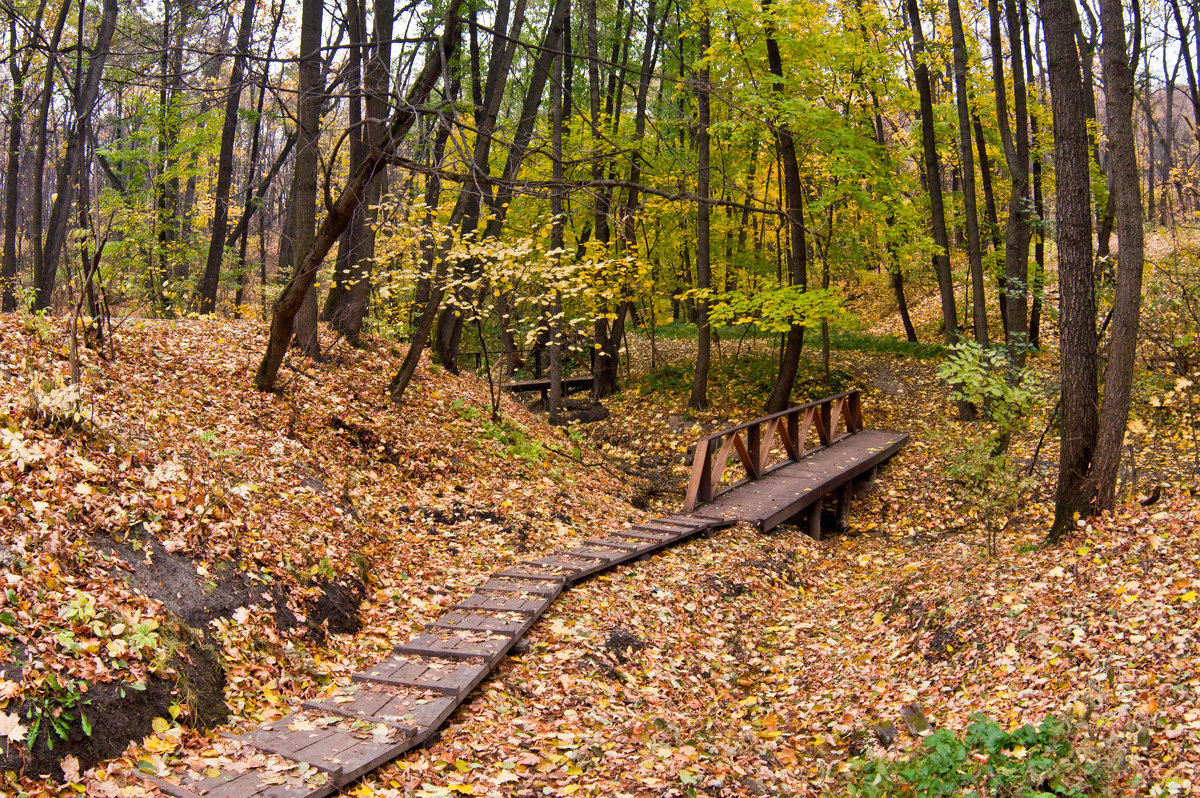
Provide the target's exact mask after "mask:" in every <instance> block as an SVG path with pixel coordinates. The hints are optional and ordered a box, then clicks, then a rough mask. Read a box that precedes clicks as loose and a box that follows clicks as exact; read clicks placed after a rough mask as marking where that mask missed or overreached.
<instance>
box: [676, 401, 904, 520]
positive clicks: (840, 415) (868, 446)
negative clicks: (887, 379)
mask: <svg viewBox="0 0 1200 798" xmlns="http://www.w3.org/2000/svg"><path fill="white" fill-rule="evenodd" d="M839 430H840V431H839ZM814 438H815V440H814ZM907 442H908V434H907V433H903V432H891V431H888V430H869V429H866V428H864V426H863V415H862V400H861V396H860V394H859V392H858V391H857V390H854V391H846V392H845V393H840V394H837V395H836V396H829V397H826V398H824V399H818V400H817V401H815V402H809V403H808V404H804V405H799V406H797V407H792V408H788V409H787V410H783V411H781V412H779V413H774V414H772V415H769V416H765V417H763V418H756V419H755V420H753V421H747V422H746V423H745V424H739V425H737V426H736V427H730V428H729V429H724V430H721V431H720V432H715V433H713V434H712V435H709V436H708V437H706V438H701V439H700V441H699V442H697V444H696V453H695V456H694V458H693V461H692V475H691V479H690V480H688V488H687V498H686V499H685V500H684V510H685V511H687V512H691V511H694V510H696V509H697V508H700V507H703V508H704V512H705V513H707V514H709V515H717V516H723V517H730V518H736V519H737V520H739V521H745V522H748V523H752V524H755V525H757V526H758V527H759V529H762V530H763V531H764V532H765V531H768V530H770V529H773V528H775V527H777V526H779V525H780V524H782V523H784V522H787V521H791V520H794V519H797V518H798V517H799V516H801V515H806V516H807V517H808V529H809V532H810V534H812V535H813V536H814V537H816V538H818V539H819V538H820V536H821V516H822V510H823V509H824V508H825V505H826V503H827V502H829V501H830V500H831V499H832V500H834V501H836V506H835V511H836V512H835V517H836V525H837V526H838V527H842V528H844V527H845V522H846V514H847V511H848V509H849V505H850V498H851V496H852V494H853V490H854V486H855V483H856V482H869V481H871V480H873V479H874V478H875V473H876V470H877V469H878V468H879V465H880V464H881V463H883V462H884V461H885V460H887V459H889V458H890V457H891V456H892V455H894V454H896V452H898V451H900V450H901V449H902V448H904V444H905V443H907ZM734 454H736V455H737V462H736V465H737V466H740V467H741V468H740V471H738V470H736V467H735V470H734V473H733V475H732V477H727V476H726V467H727V466H728V465H729V458H730V457H731V456H732V455H734Z"/></svg>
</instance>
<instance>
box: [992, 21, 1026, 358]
mask: <svg viewBox="0 0 1200 798" xmlns="http://www.w3.org/2000/svg"><path fill="white" fill-rule="evenodd" d="M998 3H999V0H988V13H989V17H990V20H991V45H992V84H993V88H994V89H995V92H996V118H997V120H998V123H999V128H1000V140H1001V142H1002V143H1003V145H1004V157H1005V161H1006V162H1007V164H1008V173H1009V177H1010V179H1011V181H1012V191H1011V194H1010V199H1009V203H1008V223H1007V228H1006V231H1005V236H1004V281H1003V284H1002V286H1001V298H1002V299H1003V302H1002V307H1003V313H1004V336H1005V340H1006V342H1007V343H1008V347H1009V358H1010V360H1011V361H1012V362H1013V364H1014V365H1015V366H1017V367H1019V366H1020V365H1021V364H1023V363H1024V362H1025V354H1026V347H1027V344H1028V320H1027V316H1028V314H1027V312H1026V309H1027V307H1028V301H1027V296H1028V293H1027V291H1028V286H1027V283H1028V280H1029V235H1030V229H1031V227H1030V224H1029V217H1028V205H1029V118H1028V111H1027V98H1026V92H1025V78H1024V75H1025V69H1024V49H1023V48H1022V46H1021V26H1020V22H1019V19H1018V17H1017V13H1016V5H1015V3H1014V0H1005V11H1006V16H1007V23H1008V33H1009V37H1008V38H1009V56H1010V58H1009V62H1010V64H1011V65H1012V74H1013V78H1012V86H1013V110H1014V115H1015V128H1016V129H1015V133H1014V130H1013V127H1012V126H1010V124H1009V119H1008V101H1007V91H1006V84H1005V77H1004V52H1003V37H1002V34H1001V30H1000V10H999V5H998Z"/></svg>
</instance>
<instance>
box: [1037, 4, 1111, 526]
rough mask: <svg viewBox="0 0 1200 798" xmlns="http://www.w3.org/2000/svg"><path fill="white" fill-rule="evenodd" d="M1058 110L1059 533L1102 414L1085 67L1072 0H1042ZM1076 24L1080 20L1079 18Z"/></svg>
mask: <svg viewBox="0 0 1200 798" xmlns="http://www.w3.org/2000/svg"><path fill="white" fill-rule="evenodd" d="M1041 9H1042V20H1043V26H1044V28H1045V44H1046V57H1047V61H1048V65H1047V66H1048V69H1047V71H1048V73H1049V78H1050V99H1051V108H1052V110H1053V114H1054V164H1055V187H1056V188H1055V196H1056V203H1055V209H1056V212H1057V227H1058V285H1059V294H1060V296H1061V300H1060V301H1061V317H1060V323H1059V327H1060V352H1061V355H1060V357H1061V361H1062V376H1061V379H1062V400H1061V407H1062V411H1061V416H1060V418H1061V422H1060V423H1061V428H1062V437H1061V443H1060V447H1059V459H1058V487H1057V490H1056V492H1055V497H1054V525H1053V526H1052V527H1051V530H1050V534H1049V537H1050V540H1051V541H1057V540H1058V539H1059V538H1060V537H1061V536H1062V535H1063V533H1065V532H1066V531H1067V530H1069V529H1071V528H1073V527H1074V526H1075V520H1076V518H1081V517H1084V516H1086V515H1087V514H1088V512H1089V510H1090V509H1091V507H1090V505H1091V501H1090V496H1089V495H1088V491H1087V484H1088V471H1089V469H1090V467H1091V464H1092V453H1093V452H1094V451H1095V446H1096V436H1097V434H1098V425H1099V420H1098V416H1097V404H1098V398H1099V397H1098V389H1097V386H1096V362H1097V353H1096V294H1095V277H1094V275H1093V273H1092V229H1091V228H1092V215H1091V190H1090V189H1091V181H1090V168H1089V165H1090V160H1091V159H1090V154H1089V152H1088V150H1089V147H1088V133H1087V125H1086V122H1085V119H1084V97H1083V95H1084V92H1085V91H1086V88H1085V86H1084V84H1083V71H1082V67H1081V66H1080V62H1079V53H1078V51H1077V50H1076V46H1075V36H1074V27H1075V25H1074V24H1072V23H1073V22H1074V21H1075V14H1076V11H1075V5H1074V0H1041ZM1076 24H1077V23H1076Z"/></svg>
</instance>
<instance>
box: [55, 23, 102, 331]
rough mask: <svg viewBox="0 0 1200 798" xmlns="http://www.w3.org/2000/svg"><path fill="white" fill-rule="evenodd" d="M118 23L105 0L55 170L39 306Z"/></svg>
mask: <svg viewBox="0 0 1200 798" xmlns="http://www.w3.org/2000/svg"><path fill="white" fill-rule="evenodd" d="M116 26H117V0H104V5H103V8H102V11H101V17H100V27H99V30H98V32H97V34H96V42H95V44H94V45H93V46H92V48H91V50H90V53H91V57H90V58H89V60H88V67H87V75H86V77H84V78H83V83H82V85H80V86H79V87H78V92H77V94H76V95H75V98H74V100H75V102H74V106H75V124H74V126H73V129H72V130H71V131H70V132H69V133H68V135H67V150H66V152H65V153H64V155H63V159H62V162H61V164H60V168H59V172H58V194H57V196H56V197H55V198H54V204H53V205H52V206H51V208H50V222H49V232H48V233H47V236H46V245H45V247H44V248H43V251H42V270H41V273H39V274H36V275H34V282H35V288H36V292H37V293H36V295H35V297H34V307H35V308H36V309H38V310H41V309H44V308H48V307H50V297H51V295H52V294H53V293H54V283H55V278H56V276H57V274H58V261H59V258H60V256H61V255H62V249H63V244H64V243H65V242H66V240H67V233H68V232H69V230H70V227H71V212H70V211H71V204H72V203H73V202H74V199H75V188H76V186H75V180H76V178H77V176H78V175H79V174H80V170H81V167H82V166H86V164H85V163H84V153H85V152H86V151H87V147H86V144H87V141H86V138H85V137H83V136H81V135H79V132H80V131H82V130H86V129H87V125H88V123H89V121H90V120H91V116H92V111H93V109H94V108H95V105H96V96H97V95H98V94H99V91H100V76H101V74H102V73H103V72H104V63H105V61H106V60H107V59H108V52H109V49H110V45H111V44H112V38H113V32H114V31H115V30H116Z"/></svg>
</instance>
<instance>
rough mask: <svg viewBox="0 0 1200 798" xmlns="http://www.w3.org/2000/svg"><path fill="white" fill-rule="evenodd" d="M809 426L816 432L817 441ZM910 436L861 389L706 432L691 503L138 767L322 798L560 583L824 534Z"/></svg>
mask: <svg viewBox="0 0 1200 798" xmlns="http://www.w3.org/2000/svg"><path fill="white" fill-rule="evenodd" d="M580 379H583V378H580ZM588 379H590V377H589V378H588ZM564 383H566V380H564ZM540 387H541V386H540V385H539V386H537V388H536V389H540ZM839 424H841V425H843V426H844V427H845V432H844V433H842V434H838V433H837V430H838V428H839ZM810 432H811V433H813V434H815V436H816V438H817V441H816V444H815V445H812V446H810V445H809V439H810ZM907 440H908V435H907V434H905V433H900V432H889V431H887V430H867V429H864V428H863V421H862V410H861V407H860V404H859V393H858V391H847V392H845V393H842V394H838V395H836V396H831V397H827V398H825V399H821V400H818V401H816V402H811V403H809V404H807V405H800V406H798V407H794V408H790V409H788V410H785V411H783V412H781V413H775V414H773V415H770V416H766V417H765V418H760V419H755V420H754V421H749V422H746V423H745V424H740V425H738V426H736V427H731V428H729V429H726V430H721V431H720V432H716V433H714V434H712V435H709V436H707V437H705V438H702V439H701V440H700V441H699V442H698V443H697V445H696V452H695V458H694V461H693V466H692V476H691V479H690V480H689V482H688V492H687V498H686V501H685V505H684V507H685V512H684V514H681V515H672V516H668V517H665V518H658V519H655V520H654V521H650V522H648V523H645V524H639V525H636V526H633V527H631V528H629V529H622V530H619V531H615V532H609V533H608V534H607V535H606V536H604V537H601V538H594V539H591V540H585V541H584V542H583V544H582V545H579V546H575V547H574V548H570V549H565V550H560V551H556V552H553V553H551V554H548V555H546V556H543V557H539V558H537V559H534V560H527V561H525V562H521V563H518V564H516V565H514V566H512V567H510V568H507V569H505V570H503V571H500V572H498V573H496V574H493V575H492V576H491V577H490V578H489V579H488V580H487V581H486V582H485V583H484V584H482V585H481V586H480V587H478V588H476V589H475V592H474V593H472V594H471V595H469V596H467V597H466V598H465V599H463V600H462V601H460V602H459V603H457V604H455V605H453V606H452V607H451V608H450V609H449V610H447V611H446V612H445V613H444V614H443V615H442V616H441V617H440V618H438V619H437V620H435V621H434V622H433V623H431V624H429V625H428V626H427V627H426V628H425V630H424V631H422V632H419V633H417V634H414V635H413V636H412V637H411V638H409V640H408V642H406V643H401V644H400V645H398V646H396V649H395V653H394V655H393V656H391V657H390V658H388V659H385V660H383V661H382V662H378V663H376V664H375V665H374V666H373V667H372V668H370V669H369V670H366V671H363V672H362V673H357V674H355V675H354V676H352V677H351V682H352V683H351V685H350V686H349V687H345V688H342V689H340V690H338V691H336V692H334V693H333V694H331V695H328V696H325V697H323V698H320V699H316V700H312V701H305V702H304V703H303V705H302V706H301V708H300V709H299V710H298V711H297V712H295V713H293V714H291V715H288V716H286V717H283V718H281V719H279V720H276V721H272V722H270V723H264V724H263V725H261V726H259V727H257V728H255V729H252V730H251V731H248V732H246V733H244V734H240V735H236V736H232V735H224V736H222V737H221V738H220V739H218V740H216V741H214V743H213V745H212V747H211V749H210V750H208V751H206V752H204V753H203V754H202V755H200V756H198V757H193V758H191V759H189V760H186V761H185V762H182V763H178V764H175V765H172V766H170V767H166V768H164V769H161V770H159V771H157V772H154V773H147V772H143V771H139V772H138V775H139V776H140V777H141V778H143V779H144V780H146V781H148V782H150V783H152V784H154V785H155V786H157V787H159V788H160V789H161V790H162V791H164V792H166V793H167V794H169V795H171V796H174V798H320V796H324V795H328V794H330V793H332V792H335V791H337V790H339V789H341V788H342V787H344V786H345V785H347V784H349V783H350V782H352V781H354V780H355V779H357V778H359V777H360V776H362V775H363V774H365V773H368V772H370V771H372V770H374V769H375V768H377V767H379V766H380V765H383V764H384V763H386V762H389V761H391V760H392V759H395V758H396V757H397V756H399V755H400V754H401V753H403V752H404V751H407V750H408V749H410V748H413V747H415V746H418V745H421V744H422V743H424V742H425V741H427V740H428V739H429V738H430V737H432V736H433V735H434V734H436V733H437V731H438V729H439V728H440V727H441V725H442V724H443V723H444V722H445V721H446V719H447V718H448V717H449V716H450V715H451V714H452V713H453V712H454V710H455V709H457V708H458V706H459V705H460V704H461V703H462V702H463V701H464V700H465V699H466V697H467V696H468V695H469V694H470V693H471V691H472V690H474V689H475V687H477V686H478V685H479V683H480V682H481V681H483V679H484V678H485V677H486V676H487V675H488V674H489V673H490V672H491V670H492V669H493V668H494V667H495V666H496V665H497V664H498V663H499V662H500V660H501V659H503V658H504V656H505V655H506V654H508V652H509V651H510V650H511V649H512V647H513V646H514V645H515V644H516V642H517V640H519V639H520V638H521V636H522V635H524V634H525V633H526V632H527V631H529V629H530V627H532V626H533V624H534V623H536V622H537V620H538V618H540V617H541V616H542V614H543V613H544V612H545V611H546V609H547V608H548V607H549V606H550V604H551V603H552V602H553V601H554V599H555V598H557V597H558V595H559V594H560V593H561V592H562V591H563V590H564V589H566V588H568V587H570V586H571V585H574V584H577V583H578V582H581V581H582V580H584V579H587V578H588V577H590V576H593V575H595V574H598V573H600V572H601V571H605V570H607V569H609V568H612V567H613V566H616V565H619V564H621V563H623V562H627V561H629V560H632V559H634V558H637V557H641V556H643V555H646V554H649V553H651V552H654V551H657V550H658V549H661V548H663V547H664V546H669V545H671V544H673V543H677V542H679V541H681V540H685V539H687V538H690V537H692V536H694V535H697V534H699V533H702V532H707V531H709V530H713V529H719V528H722V527H726V526H730V525H732V524H733V523H735V522H737V521H747V522H750V523H753V524H757V525H758V526H759V528H761V529H764V530H766V529H771V528H773V527H775V526H778V525H779V524H781V523H783V522H785V521H788V520H790V519H793V518H797V517H798V516H800V515H801V514H804V513H807V514H808V524H809V531H810V533H811V534H813V535H814V536H815V537H820V531H821V511H822V507H823V502H824V501H825V499H826V498H827V497H829V496H831V495H833V496H836V497H837V501H838V504H837V513H838V517H839V520H844V516H845V512H846V508H847V506H848V504H849V500H850V496H851V495H852V492H853V487H854V484H855V480H859V481H862V480H864V479H865V480H871V479H874V476H875V471H876V469H877V468H878V467H879V465H880V464H882V463H883V462H884V461H886V460H887V459H888V458H890V457H892V456H893V455H894V454H896V452H898V451H899V450H900V449H901V448H902V447H903V446H904V444H905V443H906V442H907ZM734 453H736V454H737V458H738V462H739V463H740V464H741V466H742V469H743V472H744V478H742V479H740V480H738V481H736V482H733V483H732V484H729V483H727V481H726V480H725V474H724V472H725V466H726V464H727V462H728V460H729V458H730V456H731V455H732V454H734ZM700 509H703V511H704V512H703V513H700V512H698V510H700Z"/></svg>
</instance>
